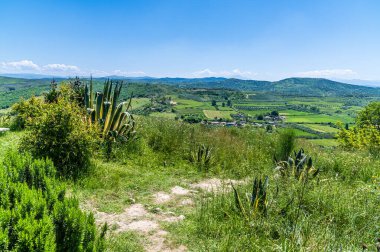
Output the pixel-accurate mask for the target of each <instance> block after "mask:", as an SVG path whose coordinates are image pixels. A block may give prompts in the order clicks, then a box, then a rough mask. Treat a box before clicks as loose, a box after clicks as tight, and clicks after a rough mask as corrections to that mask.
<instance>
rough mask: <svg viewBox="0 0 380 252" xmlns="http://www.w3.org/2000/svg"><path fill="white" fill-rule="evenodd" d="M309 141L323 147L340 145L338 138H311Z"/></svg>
mask: <svg viewBox="0 0 380 252" xmlns="http://www.w3.org/2000/svg"><path fill="white" fill-rule="evenodd" d="M308 141H309V142H310V143H313V144H315V145H318V146H322V147H336V146H338V145H339V143H338V141H337V140H336V139H309V140H308Z"/></svg>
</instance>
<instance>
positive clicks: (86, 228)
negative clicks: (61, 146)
mask: <svg viewBox="0 0 380 252" xmlns="http://www.w3.org/2000/svg"><path fill="white" fill-rule="evenodd" d="M54 175H55V168H54V165H53V163H52V162H51V161H50V160H32V159H31V158H30V156H28V155H26V156H25V155H23V156H21V155H20V154H17V153H14V152H10V153H8V154H7V156H6V159H5V161H4V164H3V165H2V167H1V169H0V192H1V193H0V250H1V251H62V252H63V251H103V250H104V235H105V232H106V227H103V230H102V232H101V234H99V233H98V232H97V229H96V225H95V222H94V217H93V216H92V215H91V214H90V215H86V214H84V213H83V212H82V211H81V210H80V209H79V205H78V201H77V200H75V199H73V198H67V197H65V190H64V188H63V186H62V185H61V184H60V182H58V181H57V180H55V179H54Z"/></svg>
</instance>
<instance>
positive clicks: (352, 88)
mask: <svg viewBox="0 0 380 252" xmlns="http://www.w3.org/2000/svg"><path fill="white" fill-rule="evenodd" d="M7 76H9V77H8V78H7V77H3V78H1V77H0V85H7V84H8V85H10V84H13V85H14V84H16V83H17V84H18V85H19V86H22V85H26V86H28V87H30V85H31V83H33V84H35V83H38V79H40V80H41V82H42V80H43V82H45V83H46V81H47V79H52V78H54V76H42V75H41V76H40V75H38V76H37V75H16V74H13V75H7ZM21 76H23V78H21ZM15 77H18V78H15ZM28 77H30V78H28ZM37 77H38V78H37ZM107 78H110V79H122V80H125V81H128V82H132V83H141V84H162V85H168V86H173V87H177V88H206V89H210V88H213V89H221V88H224V89H231V90H239V91H252V92H264V93H266V92H268V93H269V92H270V93H273V94H279V95H287V96H321V97H324V96H353V97H355V96H380V87H369V86H362V85H354V84H348V83H343V82H338V81H333V80H328V79H322V78H287V79H283V80H280V81H260V80H241V79H234V78H223V77H208V78H153V77H124V76H106V77H101V78H94V79H95V80H98V81H102V80H104V79H107ZM55 79H56V80H61V79H62V78H55Z"/></svg>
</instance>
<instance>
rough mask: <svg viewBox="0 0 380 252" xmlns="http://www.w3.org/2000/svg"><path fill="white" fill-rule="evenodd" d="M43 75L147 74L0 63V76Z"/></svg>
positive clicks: (135, 75)
mask: <svg viewBox="0 0 380 252" xmlns="http://www.w3.org/2000/svg"><path fill="white" fill-rule="evenodd" d="M1 73H3V74H24V73H25V74H43V75H55V76H63V77H67V76H76V75H77V76H90V75H91V74H92V75H93V76H96V77H103V76H109V75H120V76H127V77H140V76H146V75H147V74H146V73H145V72H143V71H124V70H114V71H102V70H82V69H80V68H79V67H78V66H74V65H67V64H62V63H52V64H46V65H43V66H40V65H38V64H36V63H34V62H33V61H31V60H20V61H10V62H0V74H1Z"/></svg>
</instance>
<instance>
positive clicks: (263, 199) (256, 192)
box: [232, 176, 269, 221]
mask: <svg viewBox="0 0 380 252" xmlns="http://www.w3.org/2000/svg"><path fill="white" fill-rule="evenodd" d="M268 182H269V178H268V176H266V177H265V179H264V180H261V179H259V180H258V179H257V178H255V180H254V181H253V185H252V193H251V194H250V195H248V197H247V198H246V200H245V201H243V200H242V199H241V198H240V196H239V193H238V191H237V190H236V188H235V187H234V186H233V185H232V189H233V190H234V197H235V206H236V208H237V209H238V210H239V211H240V212H241V214H242V215H243V217H244V218H245V219H246V220H247V221H248V220H250V219H251V218H252V217H254V216H255V215H256V214H258V213H259V214H262V215H264V216H266V215H267V209H268V199H267V188H268Z"/></svg>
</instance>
